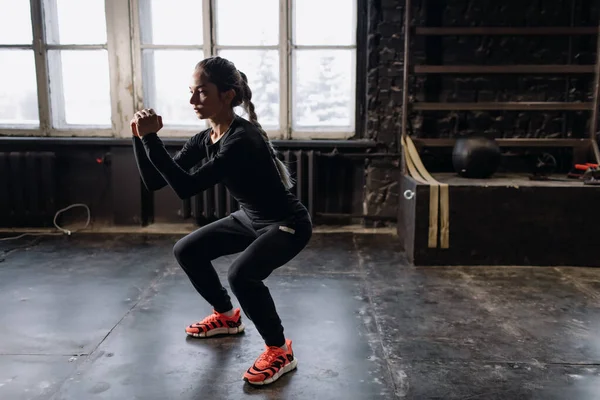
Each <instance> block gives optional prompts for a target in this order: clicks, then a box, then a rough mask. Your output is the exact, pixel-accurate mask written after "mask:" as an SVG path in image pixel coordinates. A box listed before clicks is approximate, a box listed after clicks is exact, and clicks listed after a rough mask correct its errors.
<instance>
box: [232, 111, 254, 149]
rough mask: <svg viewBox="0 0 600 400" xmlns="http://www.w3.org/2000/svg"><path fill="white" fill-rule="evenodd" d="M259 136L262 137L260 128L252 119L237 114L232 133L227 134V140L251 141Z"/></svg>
mask: <svg viewBox="0 0 600 400" xmlns="http://www.w3.org/2000/svg"><path fill="white" fill-rule="evenodd" d="M257 138H261V136H260V132H259V130H258V128H257V127H256V126H255V125H254V124H253V123H251V122H250V121H247V120H246V119H244V118H242V117H240V116H236V122H235V126H233V129H232V131H231V133H230V134H229V135H227V141H228V142H230V143H233V142H245V143H250V142H252V141H254V140H256V139H257ZM261 140H262V139H261Z"/></svg>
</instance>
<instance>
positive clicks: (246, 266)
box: [173, 210, 312, 346]
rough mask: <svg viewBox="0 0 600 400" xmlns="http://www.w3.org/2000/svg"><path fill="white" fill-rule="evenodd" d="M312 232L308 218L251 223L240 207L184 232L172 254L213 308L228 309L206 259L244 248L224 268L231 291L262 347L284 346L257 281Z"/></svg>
mask: <svg viewBox="0 0 600 400" xmlns="http://www.w3.org/2000/svg"><path fill="white" fill-rule="evenodd" d="M311 235H312V225H311V222H310V219H308V218H306V219H303V220H302V222H299V223H298V222H296V223H292V224H290V223H285V222H281V223H269V224H260V223H253V222H251V221H250V219H249V218H248V217H247V216H246V213H245V212H244V211H243V210H240V211H237V212H235V213H233V214H232V215H230V216H228V217H225V218H223V219H220V220H218V221H215V222H213V223H211V224H209V225H206V226H204V227H202V228H200V229H198V230H196V231H195V232H193V233H190V234H189V235H187V236H185V237H184V238H182V239H181V240H179V241H178V242H177V243H176V244H175V247H174V248H173V252H174V254H175V258H176V259H177V261H178V262H179V264H180V265H181V267H182V268H183V270H184V271H185V273H186V274H187V275H188V277H189V278H190V280H191V282H192V284H193V285H194V287H195V288H196V290H197V291H198V293H200V295H201V296H202V297H204V299H205V300H206V301H207V302H208V303H210V304H211V305H212V306H213V308H214V310H215V311H217V312H226V311H229V310H231V309H232V308H233V306H232V304H231V299H230V297H229V295H228V294H227V290H226V289H225V288H224V287H223V285H222V284H221V281H220V280H219V277H218V275H217V272H216V271H215V269H214V267H213V266H212V264H211V261H212V260H214V259H216V258H218V257H221V256H224V255H227V254H234V253H239V252H242V251H243V253H242V254H240V256H239V257H238V258H237V259H236V260H235V261H234V262H233V264H231V266H230V267H229V273H228V276H227V278H228V280H229V285H230V287H231V290H232V291H233V294H234V295H235V296H236V297H237V299H238V301H239V302H240V306H241V308H242V310H243V311H244V314H246V316H247V317H248V319H249V320H251V321H252V322H254V325H255V326H256V329H257V330H258V332H259V333H260V335H261V336H262V338H263V339H264V341H265V343H266V344H267V346H283V345H284V343H285V336H284V335H283V326H282V325H281V320H280V319H279V316H278V315H277V311H276V309H275V304H274V303H273V298H272V297H271V294H270V293H269V289H268V288H267V287H266V286H265V285H264V283H263V282H262V281H263V280H264V279H266V278H267V277H268V276H269V275H270V274H271V272H273V271H274V270H275V269H276V268H278V267H280V266H282V265H283V264H285V263H287V262H288V261H290V260H291V259H292V258H294V257H295V256H296V255H297V254H298V253H299V252H300V251H301V250H302V249H303V248H304V247H305V246H306V244H307V243H308V241H309V240H310V237H311Z"/></svg>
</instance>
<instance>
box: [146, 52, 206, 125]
mask: <svg viewBox="0 0 600 400" xmlns="http://www.w3.org/2000/svg"><path fill="white" fill-rule="evenodd" d="M143 56H144V61H143V62H144V64H143V68H144V105H145V106H146V107H147V108H153V109H154V110H155V111H156V113H157V114H159V115H160V116H162V119H163V123H164V124H165V125H167V124H169V125H187V126H198V127H199V130H201V129H204V124H203V123H202V121H200V120H199V119H198V117H197V116H196V114H194V110H193V108H192V105H191V104H190V96H191V94H190V89H189V87H190V81H191V80H192V74H193V73H194V67H195V66H196V64H197V63H198V62H199V61H201V60H202V59H203V58H204V54H203V53H202V52H201V51H190V50H144V53H143Z"/></svg>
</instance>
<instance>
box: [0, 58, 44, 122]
mask: <svg viewBox="0 0 600 400" xmlns="http://www.w3.org/2000/svg"><path fill="white" fill-rule="evenodd" d="M0 60H2V62H0V87H1V88H2V90H0V125H26V124H27V125H32V124H34V125H39V123H40V120H39V114H38V101H37V87H36V75H35V60H34V57H33V51H32V50H0Z"/></svg>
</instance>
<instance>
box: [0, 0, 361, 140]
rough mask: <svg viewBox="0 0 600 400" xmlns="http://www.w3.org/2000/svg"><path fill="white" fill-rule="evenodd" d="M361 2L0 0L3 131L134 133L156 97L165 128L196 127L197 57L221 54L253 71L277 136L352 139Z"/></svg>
mask: <svg viewBox="0 0 600 400" xmlns="http://www.w3.org/2000/svg"><path fill="white" fill-rule="evenodd" d="M356 1H357V0H327V1H318V0H252V1H250V0H85V1H82V0H0V7H2V10H3V12H2V13H1V14H0V85H2V87H3V90H2V91H1V92H0V133H1V134H6V133H8V134H31V135H40V134H41V135H69V136H75V135H77V136H128V135H129V123H128V122H129V120H130V119H131V118H132V116H133V113H134V112H135V110H137V109H140V108H142V107H152V108H154V109H156V111H157V112H158V113H159V114H161V115H162V116H163V122H164V124H165V127H164V128H163V131H162V133H163V135H166V136H181V137H185V136H189V135H191V134H193V133H195V132H198V131H199V130H200V129H203V128H204V127H205V126H206V125H205V122H202V121H199V120H198V119H197V118H196V117H195V114H194V113H193V111H192V109H191V106H190V104H189V96H190V94H189V90H188V86H189V83H190V78H191V73H192V71H193V67H194V65H195V64H196V63H197V62H198V61H200V60H201V59H203V58H205V57H208V56H211V55H219V56H222V57H225V58H227V59H229V60H231V61H233V62H234V63H235V64H236V66H237V68H238V69H239V70H240V71H242V72H244V73H245V74H246V75H247V77H248V81H249V85H250V88H251V89H252V92H253V98H252V101H253V103H254V104H255V107H256V113H257V116H258V120H259V122H260V123H261V124H262V126H263V127H264V128H265V130H267V132H268V134H269V136H271V137H273V138H286V139H287V138H304V139H306V138H345V137H350V136H352V135H353V134H354V128H355V127H354V121H355V102H356V96H355V89H356V77H355V73H356V26H357V23H356V18H357V16H356V9H357V5H356ZM333 15H335V26H334V25H333V24H332V19H331V17H332V16H333ZM32 22H33V23H32ZM236 111H237V112H238V113H239V114H240V115H243V116H246V115H245V113H244V112H243V110H241V109H238V110H236Z"/></svg>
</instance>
